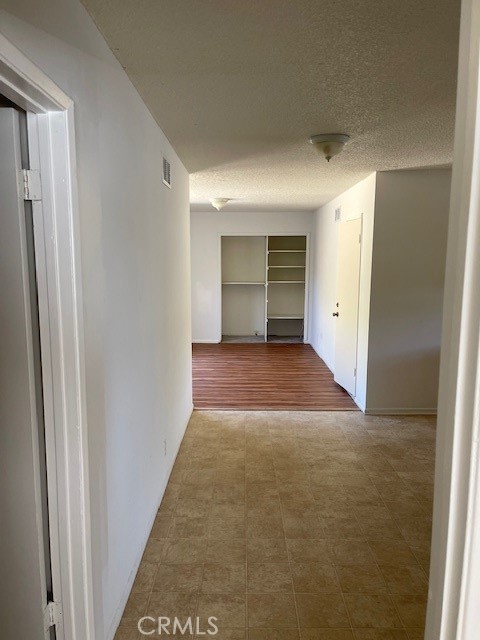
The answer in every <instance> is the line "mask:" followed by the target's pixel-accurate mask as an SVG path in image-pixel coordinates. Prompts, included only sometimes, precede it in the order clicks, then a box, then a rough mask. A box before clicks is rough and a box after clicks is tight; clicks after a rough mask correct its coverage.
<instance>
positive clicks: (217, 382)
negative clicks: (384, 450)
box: [193, 343, 357, 411]
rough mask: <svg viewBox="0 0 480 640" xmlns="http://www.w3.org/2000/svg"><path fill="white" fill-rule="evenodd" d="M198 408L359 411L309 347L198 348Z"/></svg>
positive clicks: (195, 395)
mask: <svg viewBox="0 0 480 640" xmlns="http://www.w3.org/2000/svg"><path fill="white" fill-rule="evenodd" d="M193 402H194V406H195V408H197V409H244V410H245V409H246V410H282V409H283V410H296V409H303V410H317V411H322V410H323V411H355V410H357V406H356V405H355V403H354V402H353V400H352V399H351V398H350V396H349V395H348V393H347V392H346V391H345V390H344V389H342V387H340V386H339V385H337V384H336V383H335V382H334V380H333V375H332V373H331V371H330V370H329V369H328V367H327V366H326V365H325V363H324V362H323V361H322V360H321V359H320V358H319V357H318V356H317V354H316V353H315V351H314V350H313V349H312V347H311V346H310V345H306V344H228V343H227V344H224V343H222V344H194V345H193Z"/></svg>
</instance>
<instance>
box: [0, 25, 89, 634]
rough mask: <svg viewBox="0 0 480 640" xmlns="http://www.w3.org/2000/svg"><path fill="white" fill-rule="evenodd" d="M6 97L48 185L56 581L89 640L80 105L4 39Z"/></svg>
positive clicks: (48, 388) (2, 88) (0, 54)
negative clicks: (20, 114) (20, 115)
mask: <svg viewBox="0 0 480 640" xmlns="http://www.w3.org/2000/svg"><path fill="white" fill-rule="evenodd" d="M0 92H1V93H3V94H4V95H5V96H6V97H7V98H9V99H10V100H11V101H12V102H14V103H15V104H17V105H18V106H19V107H21V108H22V109H24V110H25V111H27V114H28V115H27V126H28V135H29V145H30V149H29V155H30V165H31V169H33V170H38V171H40V175H41V187H42V201H41V202H40V201H38V202H33V203H32V205H33V213H34V216H36V219H37V220H39V221H41V226H43V229H40V230H39V231H38V233H37V232H36V233H35V236H36V237H35V248H36V267H37V279H38V298H39V316H40V318H39V320H40V334H41V344H42V369H43V385H44V396H45V400H46V405H45V438H46V448H47V464H48V471H49V481H48V494H49V511H50V513H49V517H50V529H51V545H52V572H53V578H54V590H55V587H56V590H57V593H58V592H60V594H61V603H62V618H63V629H64V635H65V638H67V639H68V640H86V639H92V638H93V637H94V625H93V610H94V609H93V581H92V549H91V534H90V501H89V486H88V478H89V473H88V442H87V425H86V393H85V361H84V348H83V315H82V286H81V269H80V233H79V207H78V195H77V179H76V154H75V135H74V134H75V130H74V103H73V101H72V100H71V99H70V98H69V97H68V96H67V95H66V94H65V93H64V92H63V91H62V90H61V89H60V88H59V87H58V86H57V85H56V84H55V83H54V82H52V80H51V79H50V78H49V77H48V76H47V75H46V74H44V73H43V72H42V70H41V69H39V68H38V67H37V66H36V65H35V64H33V63H32V62H31V61H30V60H29V59H28V58H27V57H26V56H25V55H24V54H23V53H22V52H21V51H20V50H19V49H18V48H17V47H15V45H13V44H12V42H10V41H9V40H8V39H7V38H6V37H5V36H3V35H2V34H0ZM42 232H43V233H42ZM52 467H53V469H52ZM57 597H58V596H57V594H55V593H54V598H55V599H57Z"/></svg>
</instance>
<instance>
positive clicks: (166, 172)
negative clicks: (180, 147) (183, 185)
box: [163, 158, 172, 189]
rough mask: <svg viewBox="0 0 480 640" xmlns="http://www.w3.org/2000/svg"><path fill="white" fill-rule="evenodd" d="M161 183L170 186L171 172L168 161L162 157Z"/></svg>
mask: <svg viewBox="0 0 480 640" xmlns="http://www.w3.org/2000/svg"><path fill="white" fill-rule="evenodd" d="M163 184H164V185H165V186H167V187H168V188H169V189H171V188H172V174H171V171H170V163H169V161H168V160H167V159H166V158H164V159H163Z"/></svg>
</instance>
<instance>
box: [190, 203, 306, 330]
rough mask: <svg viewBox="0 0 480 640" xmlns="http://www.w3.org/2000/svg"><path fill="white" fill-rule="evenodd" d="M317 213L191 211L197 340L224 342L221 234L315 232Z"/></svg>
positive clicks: (193, 324)
mask: <svg viewBox="0 0 480 640" xmlns="http://www.w3.org/2000/svg"><path fill="white" fill-rule="evenodd" d="M312 228H313V214H312V213H309V212H306V213H305V212H292V213H266V212H261V213H236V212H231V211H226V210H223V211H222V212H221V213H217V212H212V213H200V212H192V213H191V247H192V254H191V258H192V335H193V341H194V342H220V340H221V338H222V313H221V307H222V301H221V284H220V283H221V266H220V244H219V237H220V234H222V233H224V234H228V233H237V234H239V235H242V234H249V233H258V234H259V235H267V234H269V233H271V234H274V233H276V234H282V233H285V234H298V235H306V234H308V233H311V231H312Z"/></svg>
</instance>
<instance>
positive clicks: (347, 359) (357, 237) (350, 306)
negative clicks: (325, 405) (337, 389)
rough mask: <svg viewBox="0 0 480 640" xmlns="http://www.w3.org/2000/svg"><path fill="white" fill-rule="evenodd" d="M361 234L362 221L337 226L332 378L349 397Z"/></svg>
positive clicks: (354, 359)
mask: <svg viewBox="0 0 480 640" xmlns="http://www.w3.org/2000/svg"><path fill="white" fill-rule="evenodd" d="M361 233H362V220H361V218H357V219H355V220H349V221H347V222H340V223H339V231H338V269H337V305H336V309H335V310H334V311H333V315H334V316H335V319H336V331H335V374H334V378H335V382H337V383H338V384H339V385H341V386H342V387H343V388H344V389H346V390H347V391H348V393H350V395H352V396H355V390H356V380H357V334H358V298H359V288H360V249H361Z"/></svg>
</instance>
